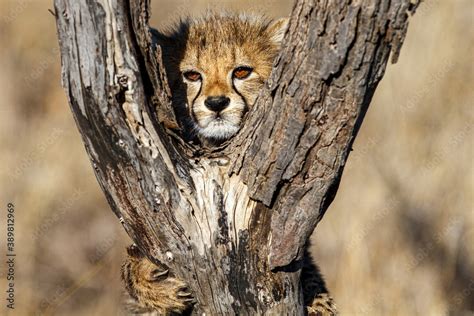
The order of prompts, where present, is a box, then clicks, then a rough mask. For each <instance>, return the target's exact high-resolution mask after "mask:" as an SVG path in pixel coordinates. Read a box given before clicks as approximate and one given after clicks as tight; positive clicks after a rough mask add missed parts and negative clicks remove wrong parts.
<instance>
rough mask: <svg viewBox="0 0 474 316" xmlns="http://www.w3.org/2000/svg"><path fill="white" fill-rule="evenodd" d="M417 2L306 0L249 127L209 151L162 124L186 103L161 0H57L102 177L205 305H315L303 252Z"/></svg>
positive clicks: (229, 310)
mask: <svg viewBox="0 0 474 316" xmlns="http://www.w3.org/2000/svg"><path fill="white" fill-rule="evenodd" d="M417 5H418V4H417V3H416V4H413V3H411V1H410V0H361V1H315V0H298V1H296V3H295V5H294V8H293V13H292V15H291V22H290V27H289V30H288V31H287V34H286V38H285V40H284V45H283V48H282V51H281V53H280V55H279V57H278V58H277V61H276V62H275V67H274V71H273V73H272V75H271V78H270V80H269V83H268V85H267V86H266V87H265V88H264V91H262V94H261V95H260V97H259V99H258V101H257V103H256V105H255V106H254V108H253V110H252V111H251V112H250V113H249V115H248V117H247V120H246V122H245V124H244V126H243V128H242V130H241V132H240V133H239V134H238V135H237V136H236V137H234V138H233V139H232V140H231V141H230V142H229V143H228V144H225V145H224V146H222V147H221V148H218V149H215V150H212V151H210V152H205V151H201V150H199V149H198V148H195V147H193V146H192V145H189V144H185V143H184V142H182V141H180V140H179V138H177V137H175V136H172V135H170V134H169V133H167V131H165V129H164V127H163V126H161V124H159V123H158V122H157V118H156V114H155V113H156V112H155V108H158V109H159V110H160V111H164V112H168V113H172V110H171V105H170V92H169V89H168V86H167V82H166V76H165V74H164V72H163V66H162V65H161V58H160V55H159V51H158V52H154V51H153V50H152V49H151V48H150V40H151V35H150V33H149V31H148V25H147V24H148V9H149V3H148V0H140V1H138V0H134V1H132V0H100V1H99V0H90V1H76V0H55V9H56V19H57V28H58V37H59V41H60V46H61V57H62V75H63V78H62V79H63V85H64V88H65V90H66V92H67V94H68V97H69V102H70V105H71V109H72V112H73V114H74V117H75V120H76V123H77V126H78V128H79V130H80V132H81V135H82V138H83V142H84V144H85V147H86V150H87V153H88V154H89V157H90V159H91V162H92V165H93V167H94V170H95V174H96V177H97V179H98V181H99V183H100V185H101V187H102V189H103V191H104V193H105V195H106V196H107V199H108V202H109V204H110V205H111V207H112V209H113V211H114V212H115V214H116V215H117V216H118V217H119V218H120V219H121V222H122V223H123V225H124V227H125V229H126V231H127V232H128V234H129V235H130V237H131V238H132V239H133V241H134V242H135V243H136V244H137V245H138V246H139V247H140V248H141V249H142V251H144V253H146V254H147V255H148V256H149V257H150V258H151V259H152V260H159V261H160V262H163V263H166V264H167V265H168V266H169V268H170V269H171V271H173V273H174V274H175V275H176V276H178V277H179V278H182V279H183V280H186V281H187V282H188V283H189V285H190V287H191V289H192V291H193V292H194V294H195V297H196V298H197V301H198V303H197V305H196V306H195V308H194V313H196V314H202V313H206V315H231V314H239V315H245V314H251V315H255V314H264V313H266V314H275V315H300V314H303V307H302V294H301V286H300V280H299V275H300V261H299V259H301V256H302V254H303V249H304V246H305V243H306V241H307V240H308V238H309V236H310V234H311V233H312V232H313V230H314V228H315V226H316V224H317V223H318V221H319V220H320V219H321V217H322V216H323V214H324V212H325V210H326V209H327V208H328V206H329V204H330V203H331V201H332V200H333V198H334V196H335V194H336V191H337V188H338V184H339V180H340V178H341V174H342V171H343V168H344V164H345V162H346V159H347V156H348V153H349V151H350V148H351V144H352V142H353V140H354V138H355V136H356V134H357V131H358V129H359V126H360V124H361V122H362V119H363V117H364V114H365V112H366V110H367V107H368V105H369V102H370V100H371V98H372V95H373V93H374V90H375V88H376V86H377V84H378V82H379V81H380V79H381V78H382V76H383V74H384V70H385V67H386V63H387V60H388V58H389V55H390V53H391V54H392V57H393V59H394V60H396V58H397V56H398V53H399V50H400V47H401V44H402V42H403V39H404V37H405V33H406V30H407V24H408V14H409V13H410V12H413V11H414V10H415V8H416V6H417ZM157 57H158V58H157Z"/></svg>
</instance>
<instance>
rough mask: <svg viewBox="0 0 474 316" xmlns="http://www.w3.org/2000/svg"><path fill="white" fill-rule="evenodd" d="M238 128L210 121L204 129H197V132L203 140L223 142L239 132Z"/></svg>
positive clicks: (229, 124)
mask: <svg viewBox="0 0 474 316" xmlns="http://www.w3.org/2000/svg"><path fill="white" fill-rule="evenodd" d="M239 129H240V127H239V126H237V125H234V124H231V123H229V122H225V121H212V122H210V123H209V124H208V125H207V126H206V127H204V128H203V127H201V128H199V130H198V132H199V134H200V135H201V136H203V137H205V138H211V139H218V140H224V139H227V138H229V137H231V136H233V135H235V134H236V133H237V132H238V131H239Z"/></svg>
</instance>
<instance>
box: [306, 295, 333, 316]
mask: <svg viewBox="0 0 474 316" xmlns="http://www.w3.org/2000/svg"><path fill="white" fill-rule="evenodd" d="M306 312H307V315H308V316H337V315H338V313H337V310H336V306H335V304H334V301H333V300H332V297H331V296H330V295H329V294H328V293H321V294H318V295H317V296H316V297H315V298H314V300H313V301H312V302H311V304H310V305H308V306H306Z"/></svg>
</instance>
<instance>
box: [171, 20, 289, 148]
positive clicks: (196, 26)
mask: <svg viewBox="0 0 474 316" xmlns="http://www.w3.org/2000/svg"><path fill="white" fill-rule="evenodd" d="M286 26H287V20H286V19H285V20H278V21H275V22H272V23H268V22H265V21H264V19H262V18H257V17H247V16H242V15H215V14H214V15H210V16H207V17H204V18H202V19H199V20H193V21H186V22H183V24H182V25H181V26H180V32H179V33H175V34H174V37H175V38H176V36H178V35H179V34H183V33H184V35H181V36H183V37H184V38H182V39H180V40H178V41H176V42H177V43H180V45H178V46H175V47H177V49H176V48H175V56H172V55H173V54H172V53H170V52H169V50H168V52H167V51H166V49H164V61H165V64H166V62H167V59H168V60H174V61H175V65H176V68H177V69H176V70H175V71H173V70H172V69H170V66H168V69H167V72H170V70H171V72H174V73H175V77H176V78H175V81H176V82H175V84H172V85H171V88H172V93H173V94H174V96H173V98H174V100H175V103H176V102H177V103H181V104H178V105H177V107H183V104H182V103H185V104H184V107H185V111H181V113H180V114H179V115H187V116H188V117H187V119H188V125H190V126H191V129H193V130H194V132H196V133H197V134H198V136H199V137H200V138H204V139H205V140H208V141H211V142H220V141H223V140H226V139H228V138H229V137H231V136H232V135H234V134H235V133H237V131H238V130H239V129H240V125H241V121H242V117H243V115H244V114H245V112H246V111H247V110H248V109H249V108H250V107H251V106H252V105H253V104H254V102H255V100H256V98H257V96H258V94H259V91H260V89H261V88H262V86H263V84H264V83H265V80H266V79H267V78H268V76H269V75H270V72H271V69H272V63H273V59H274V57H275V55H276V54H277V52H278V49H279V47H280V42H281V39H282V37H283V34H284V31H285V30H286ZM172 37H173V36H172ZM178 52H179V53H178ZM171 64H172V63H171Z"/></svg>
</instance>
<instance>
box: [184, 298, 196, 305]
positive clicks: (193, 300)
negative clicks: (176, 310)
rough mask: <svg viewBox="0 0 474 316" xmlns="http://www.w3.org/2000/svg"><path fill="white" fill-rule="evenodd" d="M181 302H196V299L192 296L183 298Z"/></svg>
mask: <svg viewBox="0 0 474 316" xmlns="http://www.w3.org/2000/svg"><path fill="white" fill-rule="evenodd" d="M183 302H184V303H186V304H196V303H197V300H196V299H195V298H194V297H193V298H186V299H183Z"/></svg>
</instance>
